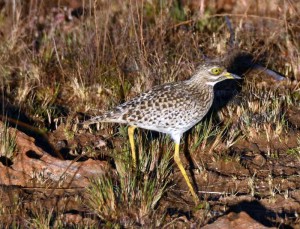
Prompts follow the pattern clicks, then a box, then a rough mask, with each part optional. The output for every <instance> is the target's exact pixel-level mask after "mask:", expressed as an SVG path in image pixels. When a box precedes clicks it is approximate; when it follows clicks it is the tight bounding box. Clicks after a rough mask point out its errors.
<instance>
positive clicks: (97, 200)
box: [0, 0, 300, 228]
mask: <svg viewBox="0 0 300 229" xmlns="http://www.w3.org/2000/svg"><path fill="white" fill-rule="evenodd" d="M50 2H51V4H50V6H47V4H48V3H50ZM59 2H61V4H62V5H64V4H65V2H68V1H46V0H45V1H29V3H23V2H22V1H16V0H13V1H6V2H5V3H4V5H3V6H1V10H0V36H1V39H0V93H1V102H0V105H1V106H0V110H1V117H5V116H9V117H10V118H13V119H16V120H17V119H22V121H25V122H26V123H30V124H31V125H33V126H34V127H37V128H39V129H42V130H44V131H45V132H48V133H51V132H53V131H54V130H56V128H57V125H59V124H61V123H64V124H66V123H67V124H66V126H67V127H66V133H67V134H68V136H69V139H72V138H73V137H74V135H75V134H76V131H77V130H76V129H74V128H73V127H70V126H72V125H73V124H74V122H76V121H74V120H79V121H82V119H83V118H82V117H81V116H78V117H79V118H78V117H77V116H76V114H78V113H84V114H89V115H93V114H98V113H100V112H101V111H104V110H107V109H109V108H111V107H113V106H115V105H117V104H119V103H121V102H123V101H126V100H128V99H130V98H132V97H134V96H135V95H137V94H138V93H141V92H143V91H145V90H148V89H150V88H151V87H152V86H154V85H158V84H162V83H165V82H171V81H177V80H183V79H186V78H187V77H189V75H190V74H191V72H192V71H193V69H194V68H195V67H196V64H198V63H200V62H203V61H205V60H207V59H212V58H220V57H227V58H228V59H230V57H228V54H230V53H234V52H233V51H231V50H230V47H229V44H228V43H229V39H230V32H233V35H234V38H235V44H234V49H235V50H243V51H246V52H248V53H251V54H252V55H253V58H254V60H259V61H261V62H263V63H264V65H265V66H266V67H268V68H269V69H273V70H275V71H277V72H280V73H281V74H283V75H284V76H285V77H286V80H284V81H282V82H276V81H272V80H270V76H268V75H266V74H264V73H262V72H260V71H254V72H251V73H249V72H246V73H245V76H246V78H245V81H244V83H243V85H242V90H241V93H240V94H239V97H238V99H236V100H234V101H233V102H232V103H230V104H228V105H227V106H226V107H224V108H223V109H222V110H221V111H220V112H219V113H218V114H215V113H214V114H213V115H212V116H211V118H210V119H208V120H207V121H206V122H203V123H201V124H199V125H198V126H197V127H196V128H195V129H194V130H193V131H191V133H190V137H189V138H188V140H187V144H188V145H189V147H190V150H191V154H192V156H193V157H195V158H197V157H200V158H202V157H205V155H203V154H204V153H206V154H207V155H210V157H212V160H213V161H218V160H224V161H226V160H228V157H230V160H229V161H238V159H237V158H236V157H237V156H236V155H232V154H228V152H231V150H232V147H233V146H234V145H235V144H236V143H237V142H238V141H240V140H243V139H247V140H249V141H251V140H253V139H257V134H258V133H259V134H260V136H263V138H264V139H265V140H266V142H267V143H270V142H272V141H273V140H272V139H274V138H279V139H280V140H281V141H286V139H285V136H286V135H287V133H288V132H289V131H290V130H291V129H293V130H295V131H296V130H297V128H299V127H293V126H291V124H290V122H289V121H288V120H287V117H286V112H287V111H288V110H289V109H292V108H294V107H298V108H299V104H300V83H299V80H300V69H299V66H300V49H299V47H300V43H299V41H300V29H299V28H300V23H299V21H300V20H299V19H300V18H299V7H300V6H299V3H298V2H297V1H292V0H290V1H281V0H278V1H272V3H269V1H259V3H258V5H256V3H257V1H249V2H248V1H247V3H246V5H243V4H242V3H239V1H237V3H235V4H232V5H231V6H232V8H230V9H225V8H222V7H223V6H222V5H217V4H216V5H214V3H210V4H209V3H206V1H199V2H205V3H204V8H201V6H199V5H198V6H197V5H193V4H190V5H188V4H183V5H182V4H179V3H180V2H181V1H145V0H143V1H127V2H126V4H122V3H120V2H119V1H93V2H92V3H91V1H83V6H84V8H83V14H82V15H80V16H78V17H77V16H76V14H75V13H76V12H75V11H73V12H72V11H71V9H70V8H68V7H67V8H66V10H64V7H63V6H62V5H59ZM190 2H193V3H195V4H196V3H197V2H198V1H190ZM215 2H218V1H215ZM0 3H1V2H0ZM0 5H1V4H0ZM66 5H67V4H66ZM199 7H200V8H199ZM199 9H200V10H199ZM72 13H73V14H72ZM224 16H228V17H229V19H230V20H231V23H232V27H233V31H230V28H229V27H228V24H226V21H225V19H224ZM236 68H237V71H238V70H239V69H238V67H236ZM20 114H21V115H20ZM75 116H76V118H77V119H75V118H73V117H75ZM70 117H71V119H72V120H70ZM79 121H77V122H79ZM72 128H73V129H72ZM105 128H106V130H105V134H106V135H108V136H113V137H117V138H121V139H126V138H127V136H126V134H124V133H126V132H125V131H124V130H123V131H122V129H117V128H115V125H106V126H105ZM120 128H122V127H120ZM1 133H2V135H1ZM297 133H298V134H299V131H298V132H297ZM0 136H1V139H0V150H1V151H0V154H1V155H4V154H3V151H5V152H6V153H8V154H9V156H6V157H8V158H10V159H11V160H13V157H14V154H13V153H14V148H13V147H14V145H13V141H12V140H10V139H11V138H9V136H8V134H7V131H6V129H5V128H4V129H3V131H1V132H0ZM137 136H138V140H137V145H138V146H139V152H140V156H141V162H142V163H141V165H140V166H141V167H140V168H139V170H140V172H137V171H132V170H131V168H132V166H131V162H130V159H129V157H128V155H127V154H126V153H123V154H122V155H121V156H120V153H119V151H123V152H127V151H128V146H126V145H125V146H124V144H123V147H121V149H119V151H118V150H117V151H118V152H111V155H112V157H113V159H114V161H115V162H114V163H115V165H116V169H115V170H114V172H115V174H114V175H113V176H112V177H104V178H99V179H98V180H94V181H93V182H91V187H90V188H89V189H88V191H87V193H88V196H89V197H88V201H87V202H84V203H83V205H84V208H85V210H86V211H87V212H92V213H94V214H95V215H96V216H95V217H94V218H93V219H94V220H96V222H98V223H99V225H100V224H101V225H106V226H108V227H126V226H149V225H154V224H155V225H157V227H159V226H162V225H165V224H166V225H168V226H171V225H172V222H174V223H175V222H176V220H174V219H170V218H167V216H166V214H167V213H166V211H164V210H163V208H164V207H165V206H168V205H167V203H168V201H167V200H168V198H170V197H169V196H168V195H167V190H168V191H170V190H171V191H170V192H172V190H175V191H176V188H174V187H173V186H172V185H171V184H172V182H171V180H172V179H171V178H172V176H171V175H170V161H169V160H170V156H171V155H172V151H173V145H172V142H171V141H169V139H168V138H164V139H161V138H160V139H159V140H160V141H158V140H154V141H151V142H150V143H146V142H147V141H146V140H145V136H144V135H142V133H141V132H139V134H138V135H137ZM143 136H144V137H143ZM299 147H300V145H299V144H298V146H297V147H294V148H292V149H289V150H288V151H287V153H289V154H296V158H298V160H299ZM92 151H93V150H92ZM219 152H222V153H219ZM159 153H164V155H163V156H159V155H158V154H159ZM91 154H92V155H95V152H91ZM168 155H169V157H168ZM196 155H198V156H196ZM199 155H200V156H199ZM211 155H212V156H211ZM228 155H229V156H228ZM274 155H276V153H274V152H273V151H272V149H271V148H270V149H269V150H268V152H267V156H268V157H269V156H270V157H271V156H274ZM92 157H94V156H92ZM195 158H194V161H195V164H196V169H198V170H199V171H200V172H201V173H205V172H206V169H205V164H204V163H201V164H200V162H201V161H202V159H200V160H197V162H196V160H195ZM199 161H200V162H199ZM238 162H239V161H238ZM124 166H125V167H124ZM155 168H158V169H155ZM128 171H129V172H128ZM175 180H176V179H175ZM256 182H257V177H256V174H255V173H254V174H252V175H251V176H249V177H248V186H249V190H248V194H250V195H252V196H255V195H258V191H257V189H256V188H255V187H254V186H255V184H256ZM267 182H268V184H269V186H268V189H269V194H270V199H272V198H276V194H277V193H278V192H285V191H288V190H280V191H278V187H277V186H276V185H274V179H273V177H272V175H270V177H269V178H268V180H267ZM166 196H167V197H166ZM20 201H22V200H20ZM161 205H163V206H161ZM3 206H4V204H3V203H1V201H0V217H1V218H2V217H3V216H5V214H7V212H9V213H10V214H12V215H13V216H12V218H11V219H10V220H8V223H7V224H6V225H4V227H5V226H8V225H14V226H15V227H18V225H20V227H22V225H23V224H22V223H24V221H26V222H27V223H25V224H24V225H31V226H32V227H36V228H37V227H38V228H48V227H49V226H53V225H54V224H55V225H64V224H63V222H62V218H60V217H59V214H60V213H59V212H57V211H56V210H55V209H48V210H43V209H39V208H38V209H37V210H36V212H32V213H31V214H27V213H26V210H25V208H24V209H21V208H22V206H23V205H22V204H20V202H18V203H17V204H15V203H12V204H11V206H10V207H3ZM166 208H167V207H166ZM169 208H170V206H169ZM174 208H175V207H174ZM199 209H200V210H199ZM199 209H198V210H199V211H198V213H199V212H202V210H203V212H204V213H203V214H200V213H199V214H198V216H199V215H200V216H199V218H197V219H195V221H196V222H198V223H199V224H201V225H203V224H205V223H206V222H207V220H208V218H209V217H208V216H207V215H209V214H208V212H209V207H208V208H207V209H204V208H201V207H199ZM39 210H40V211H39ZM195 212H197V210H195ZM20 215H21V216H22V217H25V220H24V219H23V220H20ZM195 215H197V214H195ZM56 216H57V217H56ZM146 216H147V217H148V218H149V220H146V219H145V218H146ZM22 217H21V218H22ZM26 217H28V218H26ZM55 217H56V218H55ZM97 217H98V218H97ZM201 217H202V218H201ZM54 218H55V219H54ZM200 218H201V219H200ZM60 220H61V221H60ZM173 220H174V221H173ZM298 220H299V218H298ZM200 221H201V222H200ZM64 226H65V225H64ZM62 227H63V226H62ZM95 227H96V226H95Z"/></svg>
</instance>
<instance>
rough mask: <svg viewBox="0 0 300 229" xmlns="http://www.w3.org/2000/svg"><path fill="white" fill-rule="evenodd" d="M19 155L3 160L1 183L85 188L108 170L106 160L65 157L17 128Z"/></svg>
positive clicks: (10, 129)
mask: <svg viewBox="0 0 300 229" xmlns="http://www.w3.org/2000/svg"><path fill="white" fill-rule="evenodd" d="M9 131H10V132H15V136H16V137H15V141H16V146H17V147H16V149H17V152H16V156H15V157H14V158H12V164H11V165H10V166H7V165H4V164H3V163H0V185H17V186H20V187H26V188H30V187H37V186H38V187H47V188H82V187H86V186H87V185H88V184H89V179H91V178H92V177H97V176H100V175H104V174H105V173H106V171H108V170H109V164H108V163H107V162H105V161H99V160H92V159H87V160H85V161H75V160H74V161H71V160H62V159H59V158H56V157H53V156H51V155H50V154H48V153H47V152H45V151H44V150H43V149H41V148H40V147H38V146H37V145H36V144H35V139H34V138H32V137H29V136H28V135H26V134H25V133H22V132H20V131H18V130H16V129H13V128H9Z"/></svg>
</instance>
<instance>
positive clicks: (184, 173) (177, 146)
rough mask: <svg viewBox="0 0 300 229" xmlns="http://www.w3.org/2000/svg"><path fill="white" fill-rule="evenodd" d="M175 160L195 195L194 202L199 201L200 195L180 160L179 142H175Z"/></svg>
mask: <svg viewBox="0 0 300 229" xmlns="http://www.w3.org/2000/svg"><path fill="white" fill-rule="evenodd" d="M174 160H175V162H176V164H177V166H178V168H179V169H180V171H181V173H182V175H183V177H184V179H185V182H186V183H187V185H188V187H189V189H190V192H191V193H192V196H193V199H194V202H195V203H196V204H197V203H198V202H199V199H198V196H197V195H196V193H195V191H194V188H193V186H192V184H191V182H190V179H189V177H188V176H187V174H186V171H185V169H184V168H183V165H182V163H181V160H180V157H179V144H178V143H175V154H174Z"/></svg>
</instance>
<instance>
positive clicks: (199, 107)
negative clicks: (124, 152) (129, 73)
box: [83, 63, 241, 203]
mask: <svg viewBox="0 0 300 229" xmlns="http://www.w3.org/2000/svg"><path fill="white" fill-rule="evenodd" d="M227 79H230V80H232V79H241V77H239V76H238V75H235V74H233V73H229V72H228V71H227V70H226V69H225V67H223V66H222V65H221V64H219V63H218V64H216V63H203V64H201V65H200V66H198V67H197V68H196V70H195V72H194V73H193V74H192V76H191V77H190V79H188V80H184V81H177V82H171V83H166V84H162V85H158V86H155V87H153V88H152V89H150V90H149V91H147V92H144V93H142V94H140V95H138V96H137V97H134V98H133V99H131V100H129V101H127V102H125V103H123V104H120V105H118V106H116V107H115V108H113V109H112V110H109V111H106V112H104V113H103V114H101V115H99V116H94V117H92V118H90V119H89V120H87V121H84V122H83V124H84V125H90V124H93V123H100V122H109V123H120V124H127V125H128V126H129V127H128V136H129V143H130V147H131V153H132V160H133V163H134V166H135V167H136V166H137V156H136V149H135V142H134V131H135V129H136V128H142V129H148V130H152V131H157V132H161V133H164V134H168V135H170V136H171V138H172V139H173V141H174V143H175V151H174V156H173V158H174V161H175V163H176V164H177V166H178V168H179V170H180V172H181V174H182V176H183V177H184V179H185V182H186V184H187V186H188V188H189V190H190V193H191V195H192V197H193V200H194V202H195V203H198V202H199V198H198V196H197V194H196V192H195V190H194V188H193V186H192V184H191V181H190V179H189V177H188V175H187V173H186V171H185V169H184V167H183V164H182V162H181V159H180V155H179V152H180V139H181V137H182V135H183V134H184V133H185V132H186V131H187V130H189V129H191V128H192V127H193V126H195V125H196V124H197V123H198V122H200V121H201V120H202V119H203V117H204V116H205V115H206V114H207V113H208V111H209V110H210V108H211V106H212V103H213V100H214V85H215V84H217V83H219V82H221V81H224V80H227Z"/></svg>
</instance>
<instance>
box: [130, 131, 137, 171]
mask: <svg viewBox="0 0 300 229" xmlns="http://www.w3.org/2000/svg"><path fill="white" fill-rule="evenodd" d="M135 129H136V127H135V126H130V127H128V136H129V143H130V147H131V154H132V160H133V164H134V167H135V168H136V167H137V160H136V152H135V144H134V130H135Z"/></svg>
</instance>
